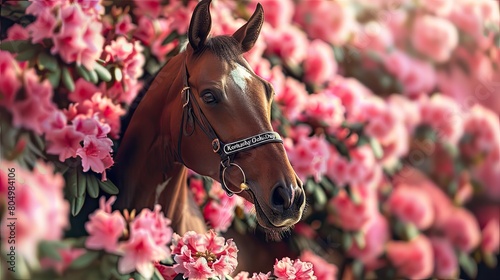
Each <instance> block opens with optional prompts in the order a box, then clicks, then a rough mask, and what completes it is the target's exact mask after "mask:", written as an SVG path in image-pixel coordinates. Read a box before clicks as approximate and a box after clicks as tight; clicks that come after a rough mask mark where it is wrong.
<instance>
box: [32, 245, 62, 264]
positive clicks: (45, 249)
mask: <svg viewBox="0 0 500 280" xmlns="http://www.w3.org/2000/svg"><path fill="white" fill-rule="evenodd" d="M65 247H66V246H65V245H64V244H62V243H57V242H51V241H42V242H40V244H39V245H38V251H39V253H40V256H41V257H48V258H50V259H53V260H55V261H61V260H62V258H61V254H60V253H59V249H62V248H65Z"/></svg>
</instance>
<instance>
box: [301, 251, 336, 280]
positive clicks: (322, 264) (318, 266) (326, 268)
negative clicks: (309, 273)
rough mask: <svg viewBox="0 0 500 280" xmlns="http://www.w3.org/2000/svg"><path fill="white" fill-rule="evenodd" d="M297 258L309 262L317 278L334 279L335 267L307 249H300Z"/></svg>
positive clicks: (319, 279) (322, 279)
mask: <svg viewBox="0 0 500 280" xmlns="http://www.w3.org/2000/svg"><path fill="white" fill-rule="evenodd" d="M299 259H300V260H301V261H303V262H310V263H311V264H312V266H313V270H314V276H316V279H318V280H334V279H336V275H337V270H338V269H337V267H336V266H335V265H334V264H331V263H329V262H327V261H326V260H325V259H323V258H321V257H320V256H318V255H316V254H314V253H313V252H311V251H309V250H305V251H302V253H301V254H300V257H299Z"/></svg>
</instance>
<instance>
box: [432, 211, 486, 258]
mask: <svg viewBox="0 0 500 280" xmlns="http://www.w3.org/2000/svg"><path fill="white" fill-rule="evenodd" d="M441 230H442V231H443V232H444V234H445V236H446V238H448V239H449V240H450V241H451V243H452V244H453V246H455V247H457V248H459V249H460V250H462V251H464V252H466V253H468V252H471V251H472V250H473V249H475V248H476V247H477V246H478V245H480V242H481V231H480V229H479V224H478V222H477V220H476V218H475V217H474V216H473V215H472V213H470V212H469V211H468V210H466V209H464V208H455V209H454V210H453V212H452V213H451V214H450V215H449V216H448V218H447V219H445V220H444V222H443V224H442V225H441Z"/></svg>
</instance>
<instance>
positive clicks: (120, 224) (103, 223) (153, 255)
mask: <svg viewBox="0 0 500 280" xmlns="http://www.w3.org/2000/svg"><path fill="white" fill-rule="evenodd" d="M115 199H116V197H112V198H110V200H108V201H105V199H104V198H101V199H100V207H99V209H98V210H97V211H95V212H94V213H93V214H91V215H90V220H89V221H88V222H87V223H86V224H85V229H86V230H87V232H88V234H89V237H88V238H87V240H86V242H85V246H86V247H87V248H89V249H93V250H105V251H106V252H108V253H112V254H117V255H120V256H121V258H120V259H119V261H118V271H119V272H120V273H123V274H125V273H130V272H133V271H134V270H137V271H138V272H139V273H140V274H141V275H142V276H144V277H145V278H148V279H149V278H151V276H152V275H153V273H154V270H155V266H154V262H159V261H161V260H164V259H167V258H168V257H169V256H170V249H169V248H168V246H167V245H168V244H169V243H170V242H171V240H172V234H173V231H172V228H171V227H170V220H169V219H167V218H165V216H164V215H163V213H162V212H161V207H160V206H159V205H156V206H155V208H154V210H153V211H151V210H149V209H143V210H142V211H141V212H140V213H139V214H138V215H137V216H135V217H134V214H133V213H135V212H132V213H131V214H127V215H126V216H125V217H124V216H122V214H121V213H120V212H119V211H118V210H115V211H113V212H111V205H112V204H113V203H114V201H115Z"/></svg>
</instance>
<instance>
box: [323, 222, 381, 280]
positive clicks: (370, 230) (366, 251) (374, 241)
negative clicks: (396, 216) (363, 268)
mask: <svg viewBox="0 0 500 280" xmlns="http://www.w3.org/2000/svg"><path fill="white" fill-rule="evenodd" d="M361 232H362V233H363V235H364V236H363V238H364V245H365V246H364V247H363V248H360V247H359V246H358V243H357V242H353V244H352V246H351V248H349V251H348V252H347V253H348V255H350V256H352V257H354V258H356V259H359V260H361V261H362V262H363V263H365V264H368V263H370V262H372V261H374V260H376V259H377V258H378V257H379V256H380V255H381V254H382V253H383V252H384V249H385V244H386V243H387V241H389V240H390V230H389V223H388V222H387V220H386V218H385V217H384V216H382V215H381V214H380V213H377V214H375V215H374V217H373V218H372V219H370V221H369V222H368V223H366V224H365V225H364V226H363V227H362V228H361ZM318 277H319V276H318Z"/></svg>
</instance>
